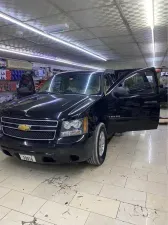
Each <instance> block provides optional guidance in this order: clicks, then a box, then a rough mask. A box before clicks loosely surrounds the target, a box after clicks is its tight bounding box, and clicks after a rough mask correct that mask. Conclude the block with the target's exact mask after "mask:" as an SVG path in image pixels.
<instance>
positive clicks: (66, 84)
mask: <svg viewBox="0 0 168 225" xmlns="http://www.w3.org/2000/svg"><path fill="white" fill-rule="evenodd" d="M100 77H101V73H100V72H69V73H62V74H58V75H55V76H53V77H52V78H51V79H50V80H48V81H47V82H46V83H45V84H44V85H43V86H42V88H41V89H40V90H39V93H40V92H46V93H53V94H82V95H97V94H100V91H101V90H100V89H101V85H100Z"/></svg>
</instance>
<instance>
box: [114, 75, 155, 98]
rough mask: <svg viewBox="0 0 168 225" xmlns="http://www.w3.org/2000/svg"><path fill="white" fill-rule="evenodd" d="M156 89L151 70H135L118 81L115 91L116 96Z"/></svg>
mask: <svg viewBox="0 0 168 225" xmlns="http://www.w3.org/2000/svg"><path fill="white" fill-rule="evenodd" d="M155 90H156V83H155V77H154V74H153V72H152V71H145V72H137V73H135V74H133V75H131V76H129V77H127V78H126V79H125V80H124V81H123V82H122V83H120V84H119V85H118V86H117V87H116V89H115V93H116V95H118V96H129V95H136V94H142V95H143V94H150V93H154V92H155Z"/></svg>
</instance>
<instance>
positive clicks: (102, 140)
mask: <svg viewBox="0 0 168 225" xmlns="http://www.w3.org/2000/svg"><path fill="white" fill-rule="evenodd" d="M93 139H94V144H93V145H94V146H93V149H92V156H91V158H90V159H88V160H87V162H88V163H89V164H92V165H95V166H100V165H102V164H103V162H104V160H105V158H106V152H107V133H106V127H105V125H104V124H103V123H100V124H99V125H98V126H97V128H96V130H95V132H94V135H93Z"/></svg>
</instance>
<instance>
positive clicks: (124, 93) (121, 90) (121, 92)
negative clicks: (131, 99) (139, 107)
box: [114, 86, 129, 98]
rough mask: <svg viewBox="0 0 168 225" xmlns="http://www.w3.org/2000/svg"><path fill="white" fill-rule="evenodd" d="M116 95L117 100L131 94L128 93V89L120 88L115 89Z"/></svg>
mask: <svg viewBox="0 0 168 225" xmlns="http://www.w3.org/2000/svg"><path fill="white" fill-rule="evenodd" d="M114 95H115V96H116V97H117V98H119V97H127V96H128V95H129V93H128V91H127V89H126V88H124V87H121V86H119V87H117V88H115V90H114Z"/></svg>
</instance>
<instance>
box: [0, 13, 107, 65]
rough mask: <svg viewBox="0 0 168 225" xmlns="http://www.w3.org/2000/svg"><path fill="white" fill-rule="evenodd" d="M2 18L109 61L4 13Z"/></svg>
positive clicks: (0, 15) (1, 14)
mask: <svg viewBox="0 0 168 225" xmlns="http://www.w3.org/2000/svg"><path fill="white" fill-rule="evenodd" d="M0 17H1V18H3V19H5V20H8V21H10V22H12V23H14V24H17V25H18V26H21V27H23V28H25V29H27V30H30V31H32V32H34V33H36V34H39V35H41V36H43V37H46V38H48V39H51V40H53V41H55V42H58V43H60V44H63V45H66V46H68V47H71V48H74V49H76V50H79V51H81V52H84V53H86V54H88V55H91V56H93V57H95V58H97V59H101V60H103V61H107V59H106V58H104V57H103V56H100V55H97V54H95V53H93V52H90V51H88V50H86V49H84V48H81V47H79V46H77V45H74V44H71V43H68V42H67V41H64V40H61V39H59V38H56V37H54V36H52V35H50V34H47V33H45V32H43V31H41V30H38V29H36V28H35V27H32V26H30V25H28V24H25V23H23V22H21V21H19V20H17V19H15V18H13V17H11V16H8V15H6V14H4V13H2V12H0Z"/></svg>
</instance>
